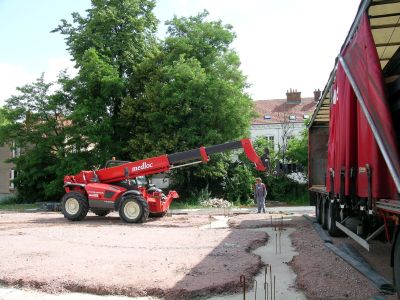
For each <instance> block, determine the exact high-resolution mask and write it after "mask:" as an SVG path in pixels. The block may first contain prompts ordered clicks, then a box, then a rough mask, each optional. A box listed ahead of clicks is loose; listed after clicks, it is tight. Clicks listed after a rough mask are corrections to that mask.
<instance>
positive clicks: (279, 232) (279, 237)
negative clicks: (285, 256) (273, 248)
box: [279, 231, 282, 254]
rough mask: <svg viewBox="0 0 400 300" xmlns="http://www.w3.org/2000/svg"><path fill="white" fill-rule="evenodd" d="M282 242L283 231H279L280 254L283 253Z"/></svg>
mask: <svg viewBox="0 0 400 300" xmlns="http://www.w3.org/2000/svg"><path fill="white" fill-rule="evenodd" d="M281 245H282V242H281V231H279V254H282V247H281Z"/></svg>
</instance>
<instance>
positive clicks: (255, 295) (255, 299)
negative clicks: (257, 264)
mask: <svg viewBox="0 0 400 300" xmlns="http://www.w3.org/2000/svg"><path fill="white" fill-rule="evenodd" d="M254 300H257V280H255V279H254Z"/></svg>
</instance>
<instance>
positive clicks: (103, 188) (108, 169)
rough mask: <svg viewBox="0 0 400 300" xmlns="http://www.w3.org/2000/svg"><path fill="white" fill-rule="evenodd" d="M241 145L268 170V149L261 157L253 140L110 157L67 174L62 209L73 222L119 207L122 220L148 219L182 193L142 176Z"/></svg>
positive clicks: (263, 168)
mask: <svg viewBox="0 0 400 300" xmlns="http://www.w3.org/2000/svg"><path fill="white" fill-rule="evenodd" d="M238 148H243V150H244V152H245V154H246V156H247V157H248V159H249V160H250V161H252V162H253V163H254V164H255V166H256V169H257V170H259V171H264V170H265V169H266V166H267V162H268V155H267V152H266V154H264V155H263V156H262V158H260V157H259V156H258V155H257V153H256V152H255V150H254V148H253V146H252V144H251V141H250V139H242V140H240V141H235V142H228V143H224V144H219V145H214V146H210V147H200V148H198V149H193V150H189V151H185V152H178V153H174V154H168V155H161V156H158V157H152V158H148V159H144V160H139V161H135V162H129V161H118V160H109V161H107V163H106V166H105V168H104V169H100V170H92V171H81V172H80V173H78V174H76V175H67V176H65V177H64V188H65V191H66V194H65V195H64V196H63V198H62V212H63V214H64V217H65V218H67V219H69V220H71V221H80V220H82V219H83V218H85V217H86V215H87V213H88V211H89V209H90V210H91V211H93V212H94V213H95V214H96V215H98V216H105V215H107V214H108V213H109V212H110V211H112V210H116V211H118V212H119V215H120V217H121V219H122V220H124V221H125V222H128V223H141V222H144V221H146V219H147V218H148V216H149V215H150V216H163V215H164V214H165V213H166V212H167V211H168V208H169V206H170V204H171V202H172V200H173V199H175V198H178V197H179V196H178V193H177V192H176V191H169V193H168V194H167V195H164V194H163V193H162V191H161V190H160V189H158V188H156V187H154V186H150V187H149V186H146V185H143V184H141V183H140V182H139V179H140V178H142V177H143V176H147V175H152V174H156V173H162V172H166V171H168V170H172V169H175V168H179V167H183V166H188V165H192V164H197V163H201V162H207V161H208V160H209V157H208V156H209V155H211V154H214V153H219V152H224V151H228V150H234V149H238ZM183 163H184V164H183Z"/></svg>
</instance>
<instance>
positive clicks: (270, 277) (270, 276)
mask: <svg viewBox="0 0 400 300" xmlns="http://www.w3.org/2000/svg"><path fill="white" fill-rule="evenodd" d="M269 283H270V286H271V300H272V267H271V265H269Z"/></svg>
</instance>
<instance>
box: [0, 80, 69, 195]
mask: <svg viewBox="0 0 400 300" xmlns="http://www.w3.org/2000/svg"><path fill="white" fill-rule="evenodd" d="M52 85H53V84H52V83H46V82H45V81H44V79H43V75H42V76H41V77H40V78H38V79H37V80H36V81H35V82H33V83H31V84H27V85H25V86H23V87H20V88H17V90H18V91H19V95H17V96H12V97H11V98H9V99H8V100H6V105H5V109H3V110H2V113H3V114H4V116H5V119H6V120H8V122H3V123H2V125H1V126H0V143H1V144H6V145H10V146H11V145H14V147H19V148H21V149H22V151H21V156H19V157H15V158H13V159H11V161H12V162H14V163H15V164H16V169H17V176H16V178H15V180H14V184H15V186H16V188H17V190H18V192H19V196H20V197H22V198H25V199H26V200H27V201H29V202H33V201H37V200H45V199H49V198H51V197H53V196H58V195H59V194H60V191H61V190H62V175H61V174H57V170H56V169H55V166H59V164H60V161H61V160H62V159H63V157H64V156H65V153H66V151H67V149H68V146H67V145H66V143H65V137H66V133H65V123H64V122H63V119H62V118H61V116H62V114H63V112H64V111H65V106H64V105H63V104H62V103H60V102H59V98H58V97H55V96H54V95H53V94H52V93H51V92H50V89H51V87H52Z"/></svg>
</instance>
